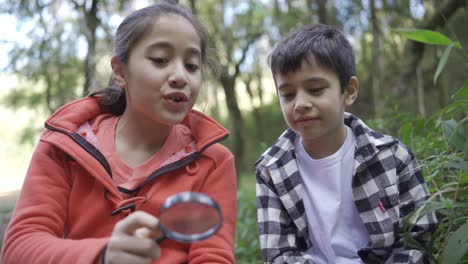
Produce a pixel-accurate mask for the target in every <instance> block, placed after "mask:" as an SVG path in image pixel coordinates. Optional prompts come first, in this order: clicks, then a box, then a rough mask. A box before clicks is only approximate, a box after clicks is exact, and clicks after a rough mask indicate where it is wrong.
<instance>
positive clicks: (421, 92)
mask: <svg viewBox="0 0 468 264" xmlns="http://www.w3.org/2000/svg"><path fill="white" fill-rule="evenodd" d="M416 77H417V78H416V80H417V87H418V111H419V114H420V115H421V116H423V117H425V116H426V107H425V103H424V79H423V74H422V69H421V66H419V67H418V69H416Z"/></svg>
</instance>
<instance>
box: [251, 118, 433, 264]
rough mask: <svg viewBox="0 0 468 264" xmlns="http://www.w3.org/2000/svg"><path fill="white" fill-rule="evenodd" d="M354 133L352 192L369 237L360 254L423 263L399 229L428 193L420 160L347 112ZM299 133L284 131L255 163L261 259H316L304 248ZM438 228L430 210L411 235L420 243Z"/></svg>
mask: <svg viewBox="0 0 468 264" xmlns="http://www.w3.org/2000/svg"><path fill="white" fill-rule="evenodd" d="M345 124H346V125H347V126H349V127H350V128H351V129H352V130H353V132H354V134H355V136H356V144H357V147H356V150H355V163H354V176H353V183H352V192H353V197H354V203H355V205H356V207H357V209H358V211H359V214H360V217H361V219H362V221H363V223H364V225H365V227H366V228H367V230H368V232H369V235H370V242H369V244H368V245H367V247H365V248H363V249H361V250H359V252H358V254H359V256H360V257H361V259H362V261H363V262H364V263H385V262H386V263H422V262H423V260H424V259H425V258H424V254H423V252H422V251H421V250H418V249H416V248H414V247H411V246H410V245H409V243H408V242H407V240H406V239H405V235H404V232H403V221H404V220H405V218H406V216H407V215H408V214H409V213H411V212H413V211H414V210H415V209H416V208H418V207H419V206H420V205H421V204H422V203H423V202H424V201H425V200H426V199H427V198H428V197H429V192H428V190H427V187H426V184H425V182H424V178H423V175H422V173H421V169H420V167H419V164H418V162H417V160H416V158H415V157H414V155H413V154H412V153H411V151H410V150H409V149H408V148H407V147H406V146H404V145H403V144H402V143H400V142H399V141H398V140H396V139H395V138H393V137H390V136H386V135H382V134H379V133H377V132H375V131H373V130H371V129H370V128H368V127H367V126H366V125H365V124H364V122H362V121H361V120H360V119H358V118H357V117H355V116H353V115H351V114H349V113H345ZM296 137H298V135H297V134H296V133H295V132H294V131H293V130H291V129H288V130H286V131H285V132H284V133H283V134H282V135H281V136H280V137H279V139H278V140H277V141H276V142H275V144H273V146H272V147H270V148H269V149H268V150H267V151H266V152H265V153H264V154H263V155H262V156H261V157H260V159H259V160H258V161H257V163H256V167H257V168H256V178H257V186H256V191H257V207H258V212H257V213H258V225H259V232H260V244H261V248H262V255H263V259H264V262H265V263H281V264H283V263H314V260H313V258H312V257H311V256H310V255H309V254H307V253H306V250H307V249H308V248H309V247H311V246H313V245H311V243H310V241H309V238H308V228H320V227H310V226H307V219H306V214H305V210H304V204H303V199H302V195H303V186H302V180H301V176H300V175H299V170H298V166H297V162H296V157H295V149H294V142H295V139H296ZM436 226H437V220H436V217H435V215H434V214H430V215H426V216H424V217H422V218H421V219H420V220H418V222H417V223H415V225H414V227H413V228H412V230H411V232H410V234H411V237H412V238H413V239H415V240H417V241H418V242H420V243H422V244H423V245H427V243H429V241H430V237H431V232H432V231H433V230H434V229H435V227H436Z"/></svg>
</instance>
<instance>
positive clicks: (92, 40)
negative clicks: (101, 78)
mask: <svg viewBox="0 0 468 264" xmlns="http://www.w3.org/2000/svg"><path fill="white" fill-rule="evenodd" d="M72 2H73V4H74V5H75V9H76V10H77V11H78V12H81V13H82V14H83V17H84V21H83V22H84V23H83V24H82V31H83V33H84V35H85V37H86V41H87V44H88V45H87V47H88V51H87V54H86V59H85V64H84V67H85V69H84V72H85V83H84V86H83V93H82V94H83V95H87V94H88V93H89V92H90V91H91V89H93V88H96V29H97V27H98V26H99V24H100V21H99V18H98V17H97V11H98V6H97V5H98V2H99V1H98V0H92V3H91V7H90V9H89V10H88V9H87V8H86V6H87V5H86V1H84V2H83V4H81V5H80V4H78V3H77V2H76V1H72Z"/></svg>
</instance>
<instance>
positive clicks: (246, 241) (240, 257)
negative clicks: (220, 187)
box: [235, 174, 262, 264]
mask: <svg viewBox="0 0 468 264" xmlns="http://www.w3.org/2000/svg"><path fill="white" fill-rule="evenodd" d="M239 179H240V184H239V191H238V193H237V195H238V199H237V201H238V205H237V208H238V209H237V229H236V245H235V248H236V252H235V253H236V261H237V263H246V264H248V263H262V258H261V254H260V241H259V239H258V227H257V206H256V198H255V177H253V174H245V175H241V177H240V178H239Z"/></svg>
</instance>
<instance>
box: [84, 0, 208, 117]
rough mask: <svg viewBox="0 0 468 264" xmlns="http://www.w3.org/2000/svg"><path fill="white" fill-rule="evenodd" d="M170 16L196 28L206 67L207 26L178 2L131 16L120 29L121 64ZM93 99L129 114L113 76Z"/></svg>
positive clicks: (108, 108) (116, 52)
mask: <svg viewBox="0 0 468 264" xmlns="http://www.w3.org/2000/svg"><path fill="white" fill-rule="evenodd" d="M169 14H175V15H179V16H182V17H184V18H185V19H187V20H188V21H189V22H190V23H191V24H192V26H193V27H194V28H195V30H196V31H197V33H198V36H199V37H200V49H201V59H202V62H203V64H206V63H207V51H208V50H209V47H208V45H209V41H208V34H207V32H206V30H205V28H204V26H203V25H202V24H201V23H200V21H198V19H197V18H196V17H195V15H194V14H193V13H192V12H191V11H190V10H189V9H187V8H185V7H183V6H181V5H179V4H178V3H177V2H176V1H169V0H166V1H163V2H161V3H158V4H155V5H151V6H148V7H145V8H142V9H139V10H136V11H134V12H133V13H131V14H130V15H128V16H127V17H126V18H125V19H124V20H123V21H122V23H120V25H119V27H118V28H117V32H116V35H115V39H114V47H113V55H114V56H116V57H117V58H118V59H119V60H120V61H121V62H123V63H127V62H128V59H129V57H130V53H131V51H132V48H133V47H134V46H135V44H136V43H137V42H138V41H139V40H140V39H141V38H142V37H143V36H144V35H145V34H146V33H147V32H150V31H151V30H152V26H153V25H154V22H155V20H157V19H158V18H160V17H161V16H165V15H169ZM89 96H92V97H99V98H100V99H101V100H99V101H100V103H101V105H102V106H103V107H104V108H105V110H106V111H109V112H111V113H112V114H115V115H121V114H123V112H124V111H125V107H126V99H125V90H124V89H122V88H121V87H118V86H117V85H116V84H115V83H114V78H113V76H111V78H110V80H109V83H108V85H107V87H106V88H104V89H102V90H99V91H96V92H93V93H91V94H90V95H89Z"/></svg>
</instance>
